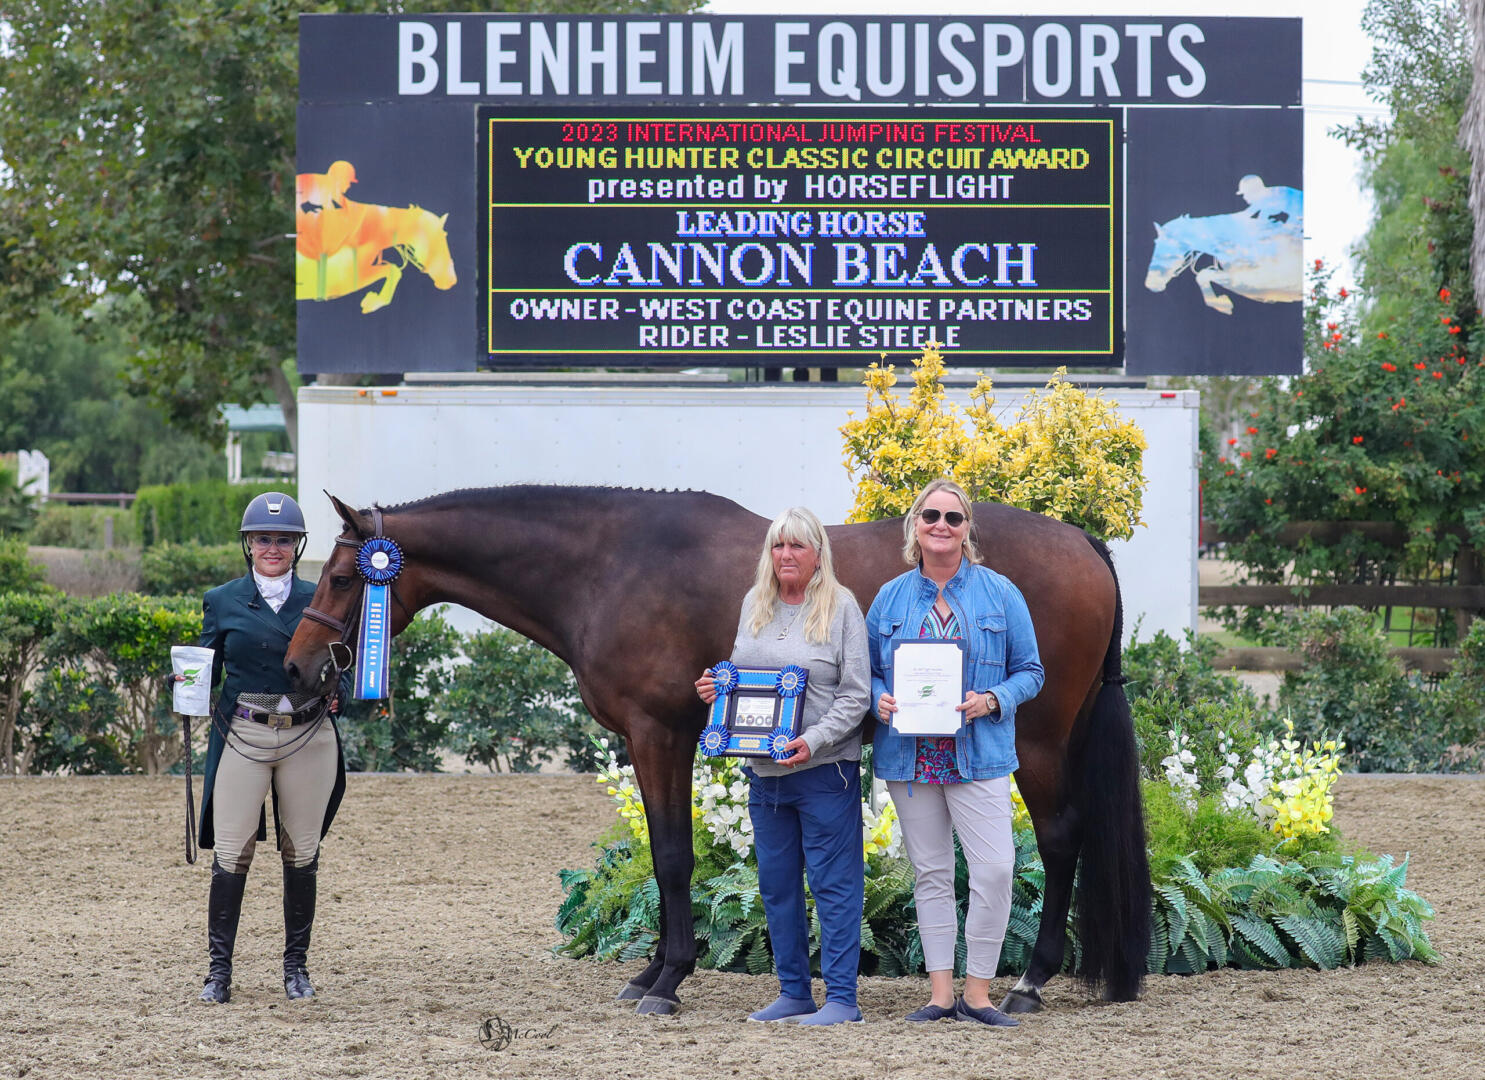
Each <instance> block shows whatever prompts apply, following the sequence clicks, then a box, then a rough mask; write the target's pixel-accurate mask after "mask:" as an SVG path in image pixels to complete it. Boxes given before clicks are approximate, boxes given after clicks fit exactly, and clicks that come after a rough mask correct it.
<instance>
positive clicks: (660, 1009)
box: [634, 996, 681, 1016]
mask: <svg viewBox="0 0 1485 1080" xmlns="http://www.w3.org/2000/svg"><path fill="white" fill-rule="evenodd" d="M680 1007H681V1003H680V1002H679V1001H672V1000H671V999H670V998H663V997H648V996H647V997H644V998H641V999H640V1002H639V1007H638V1008H636V1009H635V1010H634V1011H635V1012H637V1013H638V1014H639V1015H640V1016H673V1015H674V1014H675V1011H676V1010H677V1009H679V1008H680Z"/></svg>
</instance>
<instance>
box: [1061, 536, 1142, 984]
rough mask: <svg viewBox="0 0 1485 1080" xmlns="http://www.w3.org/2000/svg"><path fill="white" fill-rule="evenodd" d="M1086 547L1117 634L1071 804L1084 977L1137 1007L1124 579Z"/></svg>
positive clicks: (1133, 775)
mask: <svg viewBox="0 0 1485 1080" xmlns="http://www.w3.org/2000/svg"><path fill="white" fill-rule="evenodd" d="M1088 542H1089V543H1090V544H1092V545H1093V549H1094V550H1095V551H1096V552H1098V555H1099V558H1101V559H1103V561H1104V564H1105V565H1106V566H1107V567H1108V568H1109V575H1110V576H1111V577H1112V578H1113V580H1114V632H1113V635H1112V636H1111V637H1110V639H1109V647H1108V651H1107V652H1106V653H1105V654H1104V659H1103V685H1102V686H1101V687H1100V688H1099V691H1098V697H1097V698H1096V699H1095V701H1094V703H1093V711H1092V713H1091V714H1090V716H1089V719H1088V731H1087V738H1086V740H1085V741H1084V743H1083V747H1082V753H1081V758H1082V761H1081V763H1080V770H1081V776H1077V777H1075V783H1074V786H1073V792H1072V794H1073V798H1074V800H1075V801H1076V802H1077V804H1078V809H1079V811H1080V814H1079V817H1080V818H1081V821H1082V826H1083V847H1082V866H1081V869H1080V871H1079V874H1078V885H1077V900H1076V910H1077V928H1078V938H1079V940H1080V941H1081V943H1082V963H1081V970H1080V974H1081V976H1082V978H1083V979H1084V981H1085V982H1087V983H1088V984H1089V985H1090V986H1097V985H1099V984H1102V985H1103V986H1104V988H1105V996H1106V997H1108V998H1109V999H1110V1000H1112V1001H1133V1000H1134V999H1135V998H1137V997H1138V996H1139V993H1140V987H1141V985H1142V984H1143V982H1144V976H1145V966H1146V962H1147V960H1146V958H1147V956H1148V954H1149V951H1150V931H1151V916H1150V911H1151V908H1150V863H1149V856H1148V855H1147V853H1146V850H1145V815H1144V808H1143V804H1142V801H1141V798H1140V777H1139V750H1138V747H1137V746H1136V744H1135V739H1134V721H1133V718H1132V717H1131V716H1130V712H1129V699H1128V698H1127V697H1126V696H1125V694H1124V671H1123V659H1122V657H1123V646H1122V645H1121V639H1122V637H1123V632H1124V600H1123V597H1122V595H1121V593H1120V590H1119V575H1118V573H1117V572H1116V571H1115V570H1114V561H1113V559H1112V558H1111V557H1110V555H1109V549H1108V547H1107V545H1105V544H1104V543H1103V541H1102V540H1099V539H1097V538H1096V537H1093V536H1089V537H1088Z"/></svg>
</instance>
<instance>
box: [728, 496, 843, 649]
mask: <svg viewBox="0 0 1485 1080" xmlns="http://www.w3.org/2000/svg"><path fill="white" fill-rule="evenodd" d="M781 541H791V542H794V543H800V544H808V545H809V546H810V547H812V548H814V549H815V555H816V557H817V558H818V559H819V565H817V566H816V567H815V573H814V576H813V577H811V578H810V580H809V584H808V585H806V586H805V589H804V639H805V640H806V641H809V642H813V643H814V644H816V645H821V644H824V643H825V642H827V641H829V640H830V624H831V623H832V622H834V621H835V605H836V594H837V592H838V591H839V589H840V582H839V581H837V580H836V577H835V563H834V561H833V560H832V559H831V556H830V537H828V536H826V535H825V526H823V525H821V524H820V519H819V518H817V517H815V515H814V514H812V513H811V512H810V511H809V510H807V509H805V508H804V507H803V506H791V507H790V508H789V509H788V510H785V511H784V512H783V513H782V514H780V515H779V516H778V517H776V518H774V519H773V524H771V525H769V527H768V535H767V536H766V537H764V539H763V551H762V553H761V554H760V555H759V556H758V573H757V574H756V575H755V576H754V579H753V611H752V617H751V618H750V619H749V620H748V633H750V634H752V635H753V636H754V637H757V636H758V632H759V631H760V630H762V629H763V628H764V627H765V626H767V625H768V624H769V623H771V622H772V621H773V617H774V614H775V612H777V611H778V605H779V579H778V578H777V577H775V576H774V572H773V546H774V545H775V544H777V543H780V542H781Z"/></svg>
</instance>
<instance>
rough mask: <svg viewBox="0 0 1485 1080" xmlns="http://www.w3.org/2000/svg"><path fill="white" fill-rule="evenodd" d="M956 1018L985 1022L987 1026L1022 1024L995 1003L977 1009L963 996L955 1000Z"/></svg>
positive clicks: (978, 1022) (1016, 1025)
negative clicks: (965, 1000)
mask: <svg viewBox="0 0 1485 1080" xmlns="http://www.w3.org/2000/svg"><path fill="white" fill-rule="evenodd" d="M954 1019H956V1020H971V1021H973V1022H975V1023H977V1024H984V1025H985V1026H986V1027H1020V1026H1021V1023H1020V1021H1018V1020H1012V1019H1011V1018H1010V1017H1009V1016H1007V1015H1006V1014H1005V1013H1003V1012H1001V1011H1000V1010H999V1009H997V1008H996V1007H995V1006H994V1005H991V1006H989V1007H988V1008H984V1009H977V1008H975V1007H974V1006H973V1005H966V1004H965V1002H964V998H962V997H961V998H959V999H957V1000H956V1001H955V1002H954Z"/></svg>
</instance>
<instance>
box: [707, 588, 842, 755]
mask: <svg viewBox="0 0 1485 1080" xmlns="http://www.w3.org/2000/svg"><path fill="white" fill-rule="evenodd" d="M836 597H837V599H836V604H835V619H834V620H833V621H832V622H831V624H830V640H829V641H828V642H821V643H819V644H816V643H814V642H811V641H806V640H805V637H804V621H805V619H806V618H807V617H808V615H807V613H806V612H805V610H804V605H803V604H792V605H791V604H785V603H784V602H783V601H780V602H779V603H778V605H777V606H776V609H775V611H774V616H773V621H772V622H770V623H769V624H768V625H767V626H765V627H763V629H761V630H760V631H758V636H757V637H754V636H753V635H752V634H750V633H748V623H749V621H750V620H751V616H752V610H753V590H752V589H749V590H748V595H747V596H745V597H743V604H742V614H741V616H740V617H739V618H738V623H737V640H736V641H734V642H733V644H732V662H733V663H734V664H736V665H737V666H738V667H750V668H781V667H784V666H785V665H788V664H798V665H799V666H800V667H802V668H804V669H805V670H806V671H808V672H809V673H810V674H809V680H808V682H806V684H805V688H804V709H803V714H802V719H801V723H800V725H799V729H798V731H799V734H800V735H801V736H802V737H803V738H804V741H805V742H806V743H807V744H808V745H809V748H810V760H809V763H808V764H807V765H804V766H793V767H789V766H784V765H780V764H779V763H778V762H776V761H773V760H772V759H770V758H766V757H765V758H748V759H747V762H746V763H747V765H748V766H749V767H751V768H752V770H753V771H754V772H756V773H757V774H758V775H759V776H784V775H787V774H788V773H791V772H799V771H800V770H801V768H804V769H812V768H814V767H815V766H816V765H826V764H829V763H831V762H835V761H860V760H861V721H862V718H863V717H865V716H866V713H867V709H868V707H869V705H870V700H869V699H870V697H871V659H870V655H869V654H868V652H867V647H866V620H865V619H863V618H862V617H861V606H860V605H859V604H857V603H856V598H855V597H854V596H852V595H851V591H850V590H849V589H847V588H846V587H845V586H843V585H842V586H840V587H839V592H837V594H836ZM786 626H787V627H788V628H789V632H788V633H787V634H786V635H785V636H784V638H783V639H782V640H780V638H779V634H781V633H783V631H784V628H785V627H786Z"/></svg>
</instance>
